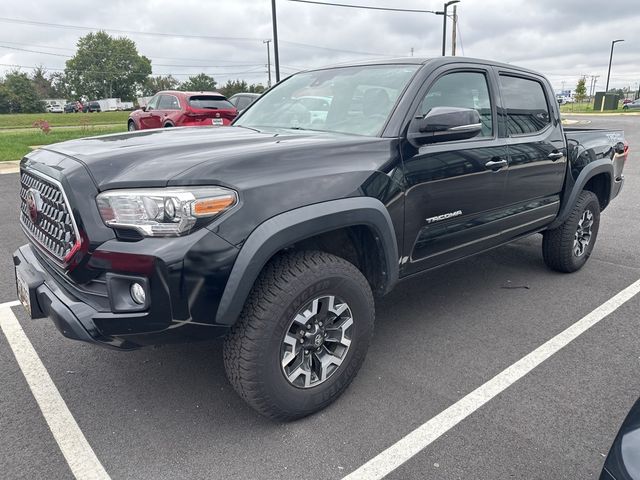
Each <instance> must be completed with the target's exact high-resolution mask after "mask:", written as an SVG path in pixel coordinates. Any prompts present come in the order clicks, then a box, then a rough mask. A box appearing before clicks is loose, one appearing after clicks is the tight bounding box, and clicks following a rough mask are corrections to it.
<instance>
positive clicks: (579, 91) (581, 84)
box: [573, 77, 587, 103]
mask: <svg viewBox="0 0 640 480" xmlns="http://www.w3.org/2000/svg"><path fill="white" fill-rule="evenodd" d="M573 96H574V97H575V99H576V100H577V101H578V103H582V102H584V99H585V98H586V96H587V85H586V79H585V78H584V77H582V78H581V79H580V80H578V84H577V85H576V90H575V93H574V94H573Z"/></svg>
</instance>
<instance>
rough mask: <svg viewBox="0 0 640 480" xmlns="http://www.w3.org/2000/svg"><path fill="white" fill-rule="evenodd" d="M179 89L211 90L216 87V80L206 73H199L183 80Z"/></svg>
mask: <svg viewBox="0 0 640 480" xmlns="http://www.w3.org/2000/svg"><path fill="white" fill-rule="evenodd" d="M179 89H180V90H183V91H185V92H207V91H208V92H211V91H213V90H215V89H216V81H215V80H214V78H213V77H210V76H209V75H207V74H206V73H199V74H198V75H194V76H191V77H189V79H188V80H187V81H185V82H182V84H180V87H179Z"/></svg>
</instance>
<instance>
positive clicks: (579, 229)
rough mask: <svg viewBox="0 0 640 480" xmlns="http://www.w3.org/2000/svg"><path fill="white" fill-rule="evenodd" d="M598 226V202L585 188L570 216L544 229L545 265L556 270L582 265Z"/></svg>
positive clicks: (577, 268) (585, 260)
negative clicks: (554, 226)
mask: <svg viewBox="0 0 640 480" xmlns="http://www.w3.org/2000/svg"><path fill="white" fill-rule="evenodd" d="M599 226H600V202H599V201H598V197H597V196H596V195H595V194H594V193H593V192H590V191H588V190H584V191H583V192H581V193H580V195H579V196H578V201H577V202H576V205H575V206H574V207H573V210H572V211H571V214H570V215H569V218H567V219H566V220H565V221H564V223H563V224H562V225H560V226H559V227H558V228H555V229H553V230H547V231H546V232H544V236H543V240H542V255H543V257H544V261H545V263H546V264H547V266H548V267H549V268H551V269H553V270H557V271H559V272H567V273H570V272H575V271H576V270H579V269H580V268H582V266H583V265H584V264H585V263H586V262H587V260H588V259H589V257H590V256H591V252H592V251H593V247H594V245H595V243H596V237H597V236H598V228H599Z"/></svg>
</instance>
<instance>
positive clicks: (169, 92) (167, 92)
mask: <svg viewBox="0 0 640 480" xmlns="http://www.w3.org/2000/svg"><path fill="white" fill-rule="evenodd" d="M158 93H166V94H171V95H176V94H177V95H187V96H191V95H216V96H218V97H224V95H223V94H221V93H220V92H205V91H203V92H185V91H184V90H161V91H159V92H156V95H157V94H158ZM225 98H226V97H225Z"/></svg>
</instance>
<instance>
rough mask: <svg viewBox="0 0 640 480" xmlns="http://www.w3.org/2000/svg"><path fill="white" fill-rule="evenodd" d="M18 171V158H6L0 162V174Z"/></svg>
mask: <svg viewBox="0 0 640 480" xmlns="http://www.w3.org/2000/svg"><path fill="white" fill-rule="evenodd" d="M19 171H20V160H7V161H4V162H0V175H6V174H7V173H18V172H19Z"/></svg>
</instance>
